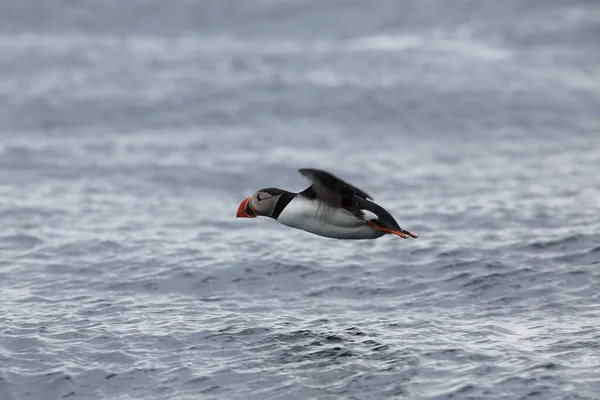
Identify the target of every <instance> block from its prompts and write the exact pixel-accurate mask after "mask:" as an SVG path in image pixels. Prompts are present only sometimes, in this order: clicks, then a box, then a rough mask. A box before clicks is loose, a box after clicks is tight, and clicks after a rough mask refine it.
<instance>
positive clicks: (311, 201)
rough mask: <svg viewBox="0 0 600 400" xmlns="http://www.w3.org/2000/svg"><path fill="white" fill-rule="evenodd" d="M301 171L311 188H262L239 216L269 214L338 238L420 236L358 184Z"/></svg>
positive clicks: (285, 222)
mask: <svg viewBox="0 0 600 400" xmlns="http://www.w3.org/2000/svg"><path fill="white" fill-rule="evenodd" d="M298 171H299V172H300V174H302V175H303V176H304V177H306V178H307V179H308V180H309V181H311V182H312V184H311V185H310V186H309V187H308V188H306V189H305V190H303V191H302V192H300V193H293V192H289V191H287V190H283V189H277V188H266V189H261V190H259V191H257V192H256V193H254V194H253V195H252V196H250V197H248V198H246V199H244V200H243V201H242V202H241V203H240V205H239V207H238V209H237V214H236V218H256V217H257V216H264V217H270V218H273V219H275V220H276V221H278V222H280V223H281V224H283V225H286V226H289V227H291V228H296V229H302V230H304V231H307V232H310V233H313V234H315V235H319V236H324V237H328V238H335V239H377V238H379V237H381V236H383V235H386V234H394V235H398V236H400V237H401V238H404V239H407V238H408V237H409V236H410V237H413V238H417V237H418V236H417V235H415V234H414V233H411V232H409V231H406V230H404V229H402V228H401V227H400V225H398V223H397V222H396V220H395V219H394V217H392V216H391V215H390V213H389V212H387V211H386V210H385V209H384V208H383V207H381V206H380V205H378V204H376V203H374V202H373V201H372V200H373V198H372V197H371V196H369V195H368V194H367V193H365V192H364V191H362V190H360V189H358V188H357V187H354V186H352V185H350V184H349V183H347V182H344V181H343V180H341V179H340V178H338V177H336V176H334V175H332V174H330V173H329V172H326V171H322V170H319V169H313V168H301V169H299V170H298Z"/></svg>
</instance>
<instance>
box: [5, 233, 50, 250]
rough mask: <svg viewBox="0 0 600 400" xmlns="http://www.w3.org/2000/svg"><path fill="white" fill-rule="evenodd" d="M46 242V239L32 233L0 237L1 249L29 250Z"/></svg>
mask: <svg viewBox="0 0 600 400" xmlns="http://www.w3.org/2000/svg"><path fill="white" fill-rule="evenodd" d="M42 244H44V241H43V240H42V239H40V238H38V237H36V236H31V235H12V236H1V237H0V250H15V249H18V250H29V249H33V248H35V247H37V246H40V245H42Z"/></svg>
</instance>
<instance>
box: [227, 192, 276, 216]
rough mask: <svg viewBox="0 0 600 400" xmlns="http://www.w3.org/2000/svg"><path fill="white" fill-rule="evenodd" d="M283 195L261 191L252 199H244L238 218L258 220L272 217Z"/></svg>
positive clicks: (238, 210)
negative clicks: (257, 218) (258, 218)
mask: <svg viewBox="0 0 600 400" xmlns="http://www.w3.org/2000/svg"><path fill="white" fill-rule="evenodd" d="M280 196H281V195H280V194H277V195H273V194H271V193H269V192H267V191H264V190H259V191H258V192H256V193H254V194H253V195H252V196H251V197H248V198H246V199H244V200H243V201H242V202H241V203H240V205H239V207H238V209H237V214H236V217H237V218H256V217H257V216H264V217H270V216H271V215H273V212H274V211H275V206H277V201H278V200H279V197H280Z"/></svg>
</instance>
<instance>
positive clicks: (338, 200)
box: [298, 168, 373, 207]
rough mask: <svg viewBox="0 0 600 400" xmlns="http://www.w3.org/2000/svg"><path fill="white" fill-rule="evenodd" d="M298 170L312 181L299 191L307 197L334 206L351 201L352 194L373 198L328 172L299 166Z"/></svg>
mask: <svg viewBox="0 0 600 400" xmlns="http://www.w3.org/2000/svg"><path fill="white" fill-rule="evenodd" d="M298 172H300V173H301V174H302V175H303V176H304V177H306V178H307V179H308V180H310V181H311V182H312V183H313V184H312V185H311V186H310V187H309V188H307V189H306V190H304V191H303V192H302V193H301V194H302V195H304V196H307V197H309V198H317V199H319V200H321V201H323V202H325V203H327V204H329V205H332V206H334V207H341V206H342V205H347V204H348V203H353V201H352V198H353V197H354V196H357V197H361V198H363V199H367V200H373V198H372V197H371V196H369V194H367V193H366V192H365V191H363V190H360V189H359V188H357V187H355V186H352V185H351V184H349V183H347V182H344V181H343V180H341V179H340V178H338V177H336V176H333V175H332V174H330V173H329V172H325V171H322V170H319V169H313V168H301V169H299V170H298Z"/></svg>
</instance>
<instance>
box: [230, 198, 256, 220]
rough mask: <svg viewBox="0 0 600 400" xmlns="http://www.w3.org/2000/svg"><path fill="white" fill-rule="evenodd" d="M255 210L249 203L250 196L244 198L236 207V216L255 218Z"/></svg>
mask: <svg viewBox="0 0 600 400" xmlns="http://www.w3.org/2000/svg"><path fill="white" fill-rule="evenodd" d="M254 211H255V210H254V209H253V208H252V206H251V205H250V197H248V198H247V199H244V200H243V201H242V202H241V203H240V206H239V207H238V209H237V213H236V214H235V217H236V218H256V213H255V212H254Z"/></svg>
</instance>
